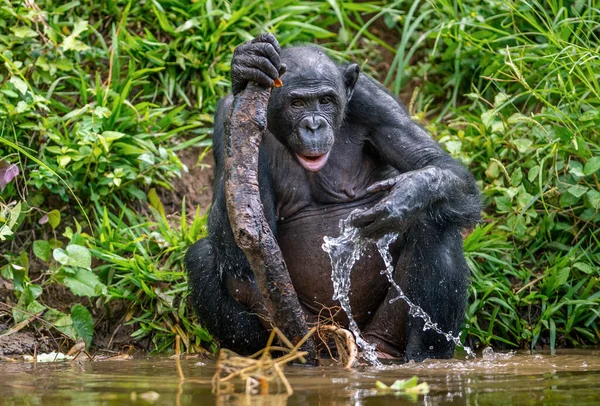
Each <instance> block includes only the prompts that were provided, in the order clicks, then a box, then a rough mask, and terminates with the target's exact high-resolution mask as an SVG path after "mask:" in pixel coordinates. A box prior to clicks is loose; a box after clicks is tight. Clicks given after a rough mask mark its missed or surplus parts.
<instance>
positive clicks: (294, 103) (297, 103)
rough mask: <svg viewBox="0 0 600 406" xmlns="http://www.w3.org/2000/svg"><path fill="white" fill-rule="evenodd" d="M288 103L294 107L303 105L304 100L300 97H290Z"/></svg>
mask: <svg viewBox="0 0 600 406" xmlns="http://www.w3.org/2000/svg"><path fill="white" fill-rule="evenodd" d="M290 104H291V105H292V107H296V108H302V107H304V102H303V101H302V100H301V99H292V101H291V102H290Z"/></svg>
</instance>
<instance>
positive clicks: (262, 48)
mask: <svg viewBox="0 0 600 406" xmlns="http://www.w3.org/2000/svg"><path fill="white" fill-rule="evenodd" d="M250 52H251V53H252V54H254V55H257V56H264V57H265V58H267V59H268V60H269V61H270V62H271V63H272V64H273V66H274V67H275V69H276V70H277V71H279V68H280V67H281V57H280V56H279V53H278V52H277V51H276V50H275V48H273V45H271V44H267V43H261V44H255V45H254V46H253V48H252V50H251V51H250Z"/></svg>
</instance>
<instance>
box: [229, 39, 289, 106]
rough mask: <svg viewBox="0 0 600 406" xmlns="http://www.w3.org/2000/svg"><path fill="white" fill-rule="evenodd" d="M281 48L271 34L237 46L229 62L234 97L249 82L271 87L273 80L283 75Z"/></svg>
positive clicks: (284, 68) (284, 67)
mask: <svg viewBox="0 0 600 406" xmlns="http://www.w3.org/2000/svg"><path fill="white" fill-rule="evenodd" d="M280 53H281V47H280V46H279V42H278V41H277V38H275V36H274V35H273V34H271V33H269V32H268V33H266V34H261V35H259V36H258V37H256V38H254V39H253V40H251V41H249V42H246V43H245V44H242V45H240V46H238V47H237V48H236V49H235V51H233V59H232V60H231V85H232V91H233V94H234V95H236V94H238V93H239V92H241V91H242V90H244V89H245V88H246V85H247V84H248V82H249V81H252V82H256V83H258V84H259V85H261V86H264V87H272V86H273V80H275V79H277V78H279V76H281V75H283V74H284V73H285V70H286V66H285V64H283V63H281V59H280V57H279V54H280Z"/></svg>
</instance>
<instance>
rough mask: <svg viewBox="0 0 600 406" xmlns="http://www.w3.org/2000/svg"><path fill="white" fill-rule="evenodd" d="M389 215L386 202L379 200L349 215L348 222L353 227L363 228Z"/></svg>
mask: <svg viewBox="0 0 600 406" xmlns="http://www.w3.org/2000/svg"><path fill="white" fill-rule="evenodd" d="M389 215H390V209H389V206H388V203H387V202H380V203H378V204H376V205H375V206H373V207H372V208H370V209H368V210H365V211H362V212H360V213H355V214H353V215H352V216H351V219H350V224H352V225H353V226H354V227H358V228H363V227H366V226H368V225H370V224H372V223H374V222H379V221H381V220H382V219H384V218H386V217H388V216H389Z"/></svg>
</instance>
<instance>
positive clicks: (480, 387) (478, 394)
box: [0, 349, 600, 405]
mask: <svg viewBox="0 0 600 406" xmlns="http://www.w3.org/2000/svg"><path fill="white" fill-rule="evenodd" d="M486 358H487V359H484V358H483V357H482V355H481V354H479V355H478V358H477V359H475V360H472V359H471V360H464V359H454V360H446V361H426V362H423V363H419V364H405V365H391V366H384V367H381V368H375V367H362V368H357V369H354V370H352V371H344V370H342V369H340V368H338V367H335V366H329V367H319V368H308V367H287V368H286V369H285V373H286V376H287V377H288V379H289V381H290V383H291V385H292V387H293V388H294V394H293V395H292V396H291V397H286V396H284V395H270V396H254V397H251V398H245V397H233V396H228V397H225V396H223V397H221V398H216V397H215V396H214V395H212V393H211V384H210V379H211V377H212V375H213V373H214V372H215V363H214V361H207V360H204V361H199V360H198V359H188V360H182V361H181V366H182V370H183V373H184V376H185V380H184V381H181V380H180V379H179V378H178V375H177V370H176V365H175V361H174V360H171V359H166V358H143V359H134V360H131V361H105V362H87V361H85V362H78V361H75V362H70V363H55V364H37V365H36V366H34V365H32V364H21V363H4V362H3V363H0V404H1V405H23V404H26V405H42V404H43V405H128V404H152V403H153V404H155V405H212V404H222V405H307V404H310V405H347V404H349V405H387V404H390V405H391V404H393V405H401V404H427V405H438V404H440V405H463V404H473V405H502V404H518V405H527V404H564V405H595V404H600V349H590V350H563V351H557V355H556V356H550V354H548V353H537V354H525V353H519V354H495V355H493V354H492V355H490V354H487V356H486ZM413 375H417V376H419V377H420V379H421V380H424V381H426V382H427V383H428V384H429V386H430V393H429V394H428V395H425V396H418V397H414V398H410V397H406V396H403V395H393V394H380V393H378V392H377V391H375V390H374V387H375V381H376V380H380V381H383V382H385V383H387V384H391V383H392V382H393V381H394V380H396V379H405V378H409V377H411V376H413ZM150 391H151V392H156V394H153V393H152V394H150V395H154V397H155V399H154V400H152V399H148V400H144V399H143V398H144V397H145V396H149V397H150V398H152V396H150V395H149V394H148V392H150ZM156 397H157V398H156Z"/></svg>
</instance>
